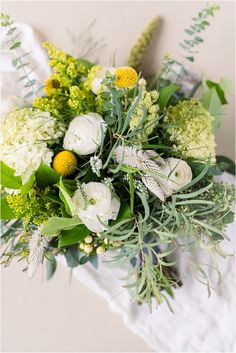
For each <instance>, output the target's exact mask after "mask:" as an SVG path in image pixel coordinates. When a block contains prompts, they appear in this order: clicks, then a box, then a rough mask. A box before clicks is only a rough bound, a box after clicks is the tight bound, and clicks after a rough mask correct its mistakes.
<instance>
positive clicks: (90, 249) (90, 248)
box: [84, 244, 93, 254]
mask: <svg viewBox="0 0 236 353" xmlns="http://www.w3.org/2000/svg"><path fill="white" fill-rule="evenodd" d="M92 251H93V246H92V245H90V244H86V245H85V246H84V252H85V253H86V254H89V253H91V252H92Z"/></svg>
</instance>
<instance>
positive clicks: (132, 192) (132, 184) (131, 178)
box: [129, 173, 134, 213]
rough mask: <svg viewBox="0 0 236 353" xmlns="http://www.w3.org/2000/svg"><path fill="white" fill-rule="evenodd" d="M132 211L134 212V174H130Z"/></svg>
mask: <svg viewBox="0 0 236 353" xmlns="http://www.w3.org/2000/svg"><path fill="white" fill-rule="evenodd" d="M129 193H130V212H131V213H133V212H134V176H133V174H132V173H130V174H129Z"/></svg>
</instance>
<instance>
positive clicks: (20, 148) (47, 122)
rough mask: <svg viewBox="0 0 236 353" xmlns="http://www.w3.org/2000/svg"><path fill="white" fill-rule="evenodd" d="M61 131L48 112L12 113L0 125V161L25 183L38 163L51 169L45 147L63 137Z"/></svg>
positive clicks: (29, 110) (29, 109) (19, 110)
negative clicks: (13, 170)
mask: <svg viewBox="0 0 236 353" xmlns="http://www.w3.org/2000/svg"><path fill="white" fill-rule="evenodd" d="M64 130H65V129H64V126H63V125H62V124H59V123H58V122H57V121H56V120H55V119H54V118H53V117H52V116H50V113H48V112H42V111H40V110H38V109H32V108H22V109H15V110H12V111H11V112H9V113H7V114H5V115H4V116H3V118H2V121H1V132H0V143H1V153H0V159H1V160H2V161H3V162H4V163H5V164H7V165H8V166H9V167H11V168H13V169H15V175H16V176H21V178H22V182H23V183H26V182H27V181H28V180H29V178H30V176H31V175H32V174H33V172H34V171H36V170H37V169H38V167H39V165H40V163H41V161H43V162H44V163H45V164H47V165H50V163H51V161H52V156H53V152H52V151H51V150H50V149H49V148H48V143H51V142H52V141H57V140H58V138H60V137H62V136H63V134H64Z"/></svg>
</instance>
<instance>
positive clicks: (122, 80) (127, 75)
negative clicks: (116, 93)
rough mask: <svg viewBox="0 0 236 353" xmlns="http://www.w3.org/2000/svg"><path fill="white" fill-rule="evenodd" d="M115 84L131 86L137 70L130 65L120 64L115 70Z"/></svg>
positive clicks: (122, 86)
mask: <svg viewBox="0 0 236 353" xmlns="http://www.w3.org/2000/svg"><path fill="white" fill-rule="evenodd" d="M115 75H116V77H117V78H116V80H115V85H116V86H117V87H120V88H129V87H133V86H134V85H135V83H136V82H137V79H138V74H137V72H136V71H135V70H134V69H133V68H132V67H131V66H120V67H118V68H117V69H116V70H115Z"/></svg>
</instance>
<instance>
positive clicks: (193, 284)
mask: <svg viewBox="0 0 236 353" xmlns="http://www.w3.org/2000/svg"><path fill="white" fill-rule="evenodd" d="M18 28H19V29H20V30H21V32H22V34H23V35H22V39H21V40H22V48H23V49H24V50H26V51H29V50H32V52H31V54H30V56H29V57H28V61H29V62H31V63H32V65H33V66H34V65H35V64H36V66H37V69H36V71H35V73H34V77H37V78H38V79H39V81H40V82H43V81H44V80H45V79H46V78H47V75H48V73H49V68H48V66H47V57H46V55H45V53H44V50H43V49H42V48H41V46H40V44H39V42H37V39H36V37H35V35H34V33H33V31H32V29H31V28H30V27H28V26H27V25H23V24H19V25H18ZM2 39H3V40H2V65H1V75H2V84H1V97H2V103H3V109H4V110H6V109H8V108H9V106H10V105H11V104H12V103H11V101H12V100H9V97H10V98H12V97H13V96H14V95H17V92H20V93H21V91H20V89H21V87H20V85H16V84H15V81H16V80H17V78H18V77H19V76H18V75H19V73H18V71H16V70H15V69H14V68H12V66H11V58H12V53H9V51H8V50H7V47H6V41H5V40H6V37H5V36H4V32H3V33H2ZM221 179H223V180H224V181H226V182H229V183H234V178H233V177H232V176H231V175H229V174H226V173H225V174H224V175H223V176H222V177H221ZM227 235H228V237H229V238H230V239H231V241H224V242H223V244H222V245H223V246H222V247H223V249H224V250H225V251H227V252H229V253H231V254H232V253H234V241H233V238H234V225H233V224H232V225H230V226H229V227H228V230H227ZM105 259H106V254H105V255H104V256H103V257H100V260H99V268H98V270H95V269H94V268H93V267H92V265H91V264H90V263H87V264H85V265H83V266H79V267H78V268H76V269H74V272H73V274H74V276H75V278H76V279H78V280H79V281H81V282H82V283H84V284H85V285H86V286H88V287H89V288H90V289H92V290H93V291H94V292H95V293H96V294H97V295H100V296H101V297H103V298H105V299H106V300H107V302H108V304H109V306H110V308H111V309H112V310H113V311H115V312H117V313H120V314H121V315H122V317H123V320H124V323H125V325H127V327H128V328H129V329H130V330H132V331H133V332H135V333H136V334H138V335H140V336H141V337H143V339H144V340H145V341H146V342H147V343H148V345H149V346H150V347H151V348H152V349H153V350H155V351H157V352H233V351H235V348H236V346H235V299H234V294H235V278H234V266H235V264H234V259H233V257H232V256H231V257H228V258H226V259H223V258H221V257H219V259H218V260H219V261H218V263H219V268H220V270H221V273H222V282H221V285H216V291H212V295H211V297H210V298H208V295H207V288H206V287H205V286H204V285H202V284H201V283H199V282H198V281H197V280H196V279H195V278H194V276H193V274H192V273H190V272H189V261H190V260H192V259H193V261H194V262H196V263H198V264H199V263H209V259H208V257H207V256H206V252H205V251H204V250H201V249H193V250H192V251H191V253H188V254H186V255H185V257H184V258H183V259H182V261H181V264H180V272H181V276H182V280H183V283H184V285H183V287H181V288H180V289H178V290H175V291H174V293H175V299H174V300H172V299H170V303H171V306H172V308H173V310H174V314H173V313H171V312H170V311H169V309H168V308H167V306H166V304H165V303H163V304H162V305H159V306H158V307H156V305H155V304H153V310H152V313H151V314H150V313H149V310H148V308H147V306H146V305H137V304H134V303H132V302H131V300H130V297H129V294H128V292H127V290H126V289H125V288H123V284H124V283H123V282H122V281H121V280H120V279H119V278H121V277H123V276H124V275H125V273H124V270H123V269H121V268H113V269H109V268H108V267H107V265H106V264H105V262H104V260H105ZM60 261H62V262H63V263H64V260H62V259H61V260H60ZM205 271H206V273H208V275H209V277H211V278H212V279H213V280H215V275H214V273H215V272H214V271H213V270H212V269H211V268H207V267H205ZM215 282H216V281H215Z"/></svg>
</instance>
